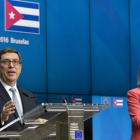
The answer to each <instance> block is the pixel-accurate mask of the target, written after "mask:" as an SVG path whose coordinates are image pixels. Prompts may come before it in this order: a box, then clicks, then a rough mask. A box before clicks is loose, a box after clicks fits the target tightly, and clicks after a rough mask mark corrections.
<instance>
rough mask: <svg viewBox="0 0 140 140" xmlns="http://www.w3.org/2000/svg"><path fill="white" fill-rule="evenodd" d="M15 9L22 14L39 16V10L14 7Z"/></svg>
mask: <svg viewBox="0 0 140 140" xmlns="http://www.w3.org/2000/svg"><path fill="white" fill-rule="evenodd" d="M14 8H15V9H16V10H17V11H18V12H19V13H21V14H25V15H34V16H39V9H32V8H23V7H17V6H14Z"/></svg>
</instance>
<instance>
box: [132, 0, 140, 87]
mask: <svg viewBox="0 0 140 140" xmlns="http://www.w3.org/2000/svg"><path fill="white" fill-rule="evenodd" d="M139 7H140V1H139V0H133V1H130V33H131V77H132V85H131V88H135V87H137V73H138V67H139V65H140V53H139V52H140V16H139V13H140V8H139Z"/></svg>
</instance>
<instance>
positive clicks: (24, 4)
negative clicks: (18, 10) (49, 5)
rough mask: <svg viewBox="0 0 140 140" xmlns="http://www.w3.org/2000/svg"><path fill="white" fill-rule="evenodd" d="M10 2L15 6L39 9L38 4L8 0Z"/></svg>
mask: <svg viewBox="0 0 140 140" xmlns="http://www.w3.org/2000/svg"><path fill="white" fill-rule="evenodd" d="M8 2H9V3H10V4H11V5H13V6H19V7H26V8H33V9H39V4H38V3H31V2H27V1H16V0H8Z"/></svg>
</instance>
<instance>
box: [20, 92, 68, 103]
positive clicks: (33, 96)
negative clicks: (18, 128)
mask: <svg viewBox="0 0 140 140" xmlns="http://www.w3.org/2000/svg"><path fill="white" fill-rule="evenodd" d="M22 94H23V95H24V96H26V97H28V98H41V99H61V100H63V101H64V103H66V104H67V101H66V99H65V98H55V97H34V96H29V95H28V94H26V93H24V92H23V93H22Z"/></svg>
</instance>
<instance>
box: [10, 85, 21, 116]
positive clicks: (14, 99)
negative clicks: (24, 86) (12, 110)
mask: <svg viewBox="0 0 140 140" xmlns="http://www.w3.org/2000/svg"><path fill="white" fill-rule="evenodd" d="M9 90H10V91H11V92H12V93H13V101H14V105H15V107H16V109H17V112H18V115H19V117H21V116H22V112H21V109H20V106H19V102H18V99H17V96H16V89H15V88H10V89H9Z"/></svg>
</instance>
